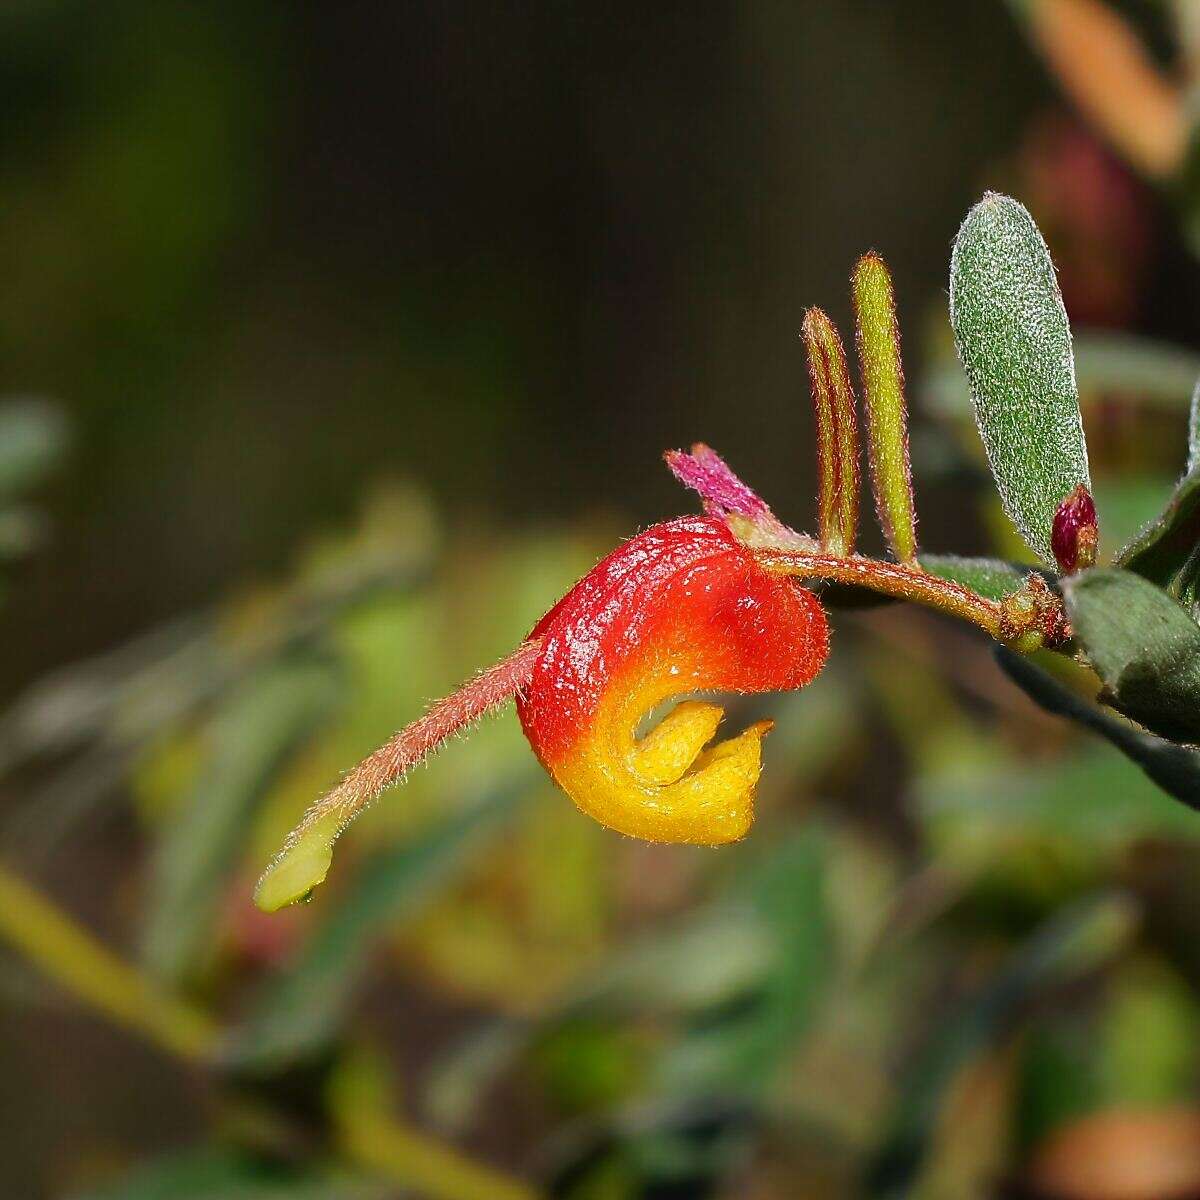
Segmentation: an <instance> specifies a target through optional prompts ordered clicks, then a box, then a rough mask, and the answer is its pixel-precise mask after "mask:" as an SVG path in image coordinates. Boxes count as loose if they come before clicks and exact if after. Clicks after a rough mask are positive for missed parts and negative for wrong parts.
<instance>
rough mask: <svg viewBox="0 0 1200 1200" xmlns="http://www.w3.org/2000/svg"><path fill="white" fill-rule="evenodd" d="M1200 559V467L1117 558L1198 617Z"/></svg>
mask: <svg viewBox="0 0 1200 1200" xmlns="http://www.w3.org/2000/svg"><path fill="white" fill-rule="evenodd" d="M1198 559H1200V467H1198V468H1194V469H1192V470H1190V471H1189V472H1188V473H1187V474H1186V475H1185V476H1184V477H1183V478H1182V479H1181V480H1180V481H1179V483H1178V484H1176V485H1175V490H1174V492H1173V493H1172V494H1171V498H1170V499H1169V500H1168V501H1167V505H1166V507H1165V508H1164V509H1163V511H1162V512H1161V513H1160V514H1159V516H1157V517H1156V518H1155V519H1154V520H1153V521H1151V522H1150V524H1149V525H1147V526H1146V528H1145V529H1143V530H1142V531H1141V532H1140V533H1139V534H1138V535H1137V537H1135V538H1134V539H1133V541H1131V542H1130V543H1129V545H1127V546H1126V547H1125V548H1124V549H1123V550H1122V551H1121V552H1120V553H1119V554H1118V555H1117V556H1116V559H1115V562H1116V564H1117V565H1118V566H1120V567H1124V568H1125V569H1126V570H1127V571H1132V572H1134V573H1135V574H1137V575H1141V576H1142V578H1143V579H1148V580H1149V581H1150V582H1151V583H1155V584H1157V585H1158V586H1159V587H1161V588H1163V589H1165V590H1166V591H1168V592H1170V594H1171V595H1172V596H1174V597H1175V598H1176V599H1178V600H1180V601H1181V602H1183V603H1185V604H1187V605H1188V606H1189V607H1190V608H1191V611H1192V614H1193V615H1194V616H1200V608H1197V607H1196V604H1195V601H1196V597H1195V594H1194V593H1195V591H1196V583H1197V562H1198Z"/></svg>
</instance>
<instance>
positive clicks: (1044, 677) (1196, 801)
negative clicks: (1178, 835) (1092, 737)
mask: <svg viewBox="0 0 1200 1200" xmlns="http://www.w3.org/2000/svg"><path fill="white" fill-rule="evenodd" d="M993 653H994V654H995V656H996V661H997V662H998V663H999V664H1000V667H1001V670H1003V671H1004V673H1005V674H1006V675H1007V676H1008V677H1009V679H1011V680H1012V681H1013V683H1015V684H1016V685H1017V686H1018V687H1019V688H1021V690H1022V691H1024V692H1025V694H1026V695H1028V696H1029V697H1030V698H1031V699H1032V700H1034V701H1036V702H1037V703H1038V704H1039V705H1040V706H1041V707H1042V708H1044V709H1045V710H1046V711H1047V712H1049V713H1053V714H1054V715H1055V716H1060V717H1066V718H1067V719H1068V720H1069V721H1075V722H1076V723H1077V724H1079V725H1082V726H1083V727H1084V728H1085V729H1089V730H1091V731H1092V733H1096V734H1099V735H1100V737H1102V738H1104V739H1106V740H1107V741H1109V742H1111V743H1112V744H1113V745H1114V746H1116V748H1117V749H1118V750H1120V751H1121V753H1122V754H1124V755H1125V756H1126V757H1127V758H1129V759H1131V760H1132V761H1133V762H1135V763H1137V765H1138V766H1139V767H1141V768H1142V770H1143V771H1145V773H1146V774H1147V775H1148V776H1149V777H1150V778H1151V779H1152V780H1153V781H1154V782H1155V783H1156V784H1158V786H1159V787H1160V788H1162V790H1163V791H1164V792H1166V793H1167V795H1168V796H1173V797H1174V798H1175V799H1176V800H1182V801H1183V802H1184V803H1185V804H1187V805H1190V806H1191V807H1192V808H1200V750H1193V749H1190V748H1189V747H1187V746H1178V745H1176V744H1175V743H1174V742H1169V741H1167V740H1166V739H1165V738H1160V737H1156V736H1155V735H1154V734H1152V733H1143V732H1142V731H1141V730H1140V729H1136V728H1134V727H1133V726H1132V725H1130V724H1129V723H1128V722H1127V721H1123V720H1122V719H1121V718H1120V717H1114V716H1113V715H1112V714H1111V713H1108V712H1105V711H1104V709H1102V708H1100V707H1098V706H1097V705H1095V704H1092V703H1090V702H1089V701H1088V700H1087V699H1085V698H1084V697H1083V696H1080V695H1078V694H1077V693H1076V692H1073V691H1072V690H1071V689H1070V688H1069V687H1067V686H1066V684H1064V683H1061V682H1060V681H1059V680H1057V679H1056V678H1055V677H1054V676H1053V675H1051V674H1050V673H1049V672H1048V671H1044V670H1042V668H1041V667H1039V666H1038V665H1037V663H1035V662H1033V661H1032V660H1031V659H1030V658H1029V657H1028V656H1026V655H1023V654H1014V653H1013V652H1012V651H1011V650H1009V649H1007V648H1006V647H1004V646H996V647H995V649H994V651H993ZM1193 819H1194V818H1193ZM1197 832H1198V833H1200V824H1198V825H1197Z"/></svg>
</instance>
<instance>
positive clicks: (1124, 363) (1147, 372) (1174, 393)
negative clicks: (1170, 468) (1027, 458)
mask: <svg viewBox="0 0 1200 1200" xmlns="http://www.w3.org/2000/svg"><path fill="white" fill-rule="evenodd" d="M1073 342H1074V348H1075V380H1076V383H1077V384H1078V387H1079V396H1080V401H1081V403H1082V405H1083V408H1084V410H1085V411H1086V410H1087V407H1088V403H1089V401H1090V400H1091V399H1093V398H1094V397H1099V396H1102V395H1120V396H1122V397H1124V398H1127V401H1128V403H1129V404H1130V405H1134V406H1136V407H1137V408H1139V409H1141V408H1155V409H1158V410H1159V411H1162V412H1178V411H1179V410H1180V409H1181V408H1182V407H1183V405H1184V404H1185V403H1186V401H1187V398H1188V396H1189V395H1190V394H1191V392H1192V386H1193V384H1194V383H1195V381H1196V376H1197V375H1198V374H1200V355H1197V354H1195V353H1194V352H1193V351H1190V350H1181V349H1180V348H1179V347H1178V346H1173V345H1171V344H1169V343H1167V342H1157V341H1153V340H1151V339H1149V338H1141V337H1132V336H1130V335H1129V334H1124V333H1112V332H1108V331H1105V332H1097V331H1094V330H1093V331H1088V330H1081V331H1080V332H1079V333H1078V334H1077V335H1075V337H1074V338H1073ZM924 393H925V394H924V396H923V397H922V398H923V400H924V401H925V405H926V408H927V409H929V410H931V411H932V412H934V413H937V414H938V415H939V416H945V417H956V416H962V415H964V414H965V412H966V405H967V403H968V400H969V396H970V390H969V388H968V387H967V384H966V381H965V380H964V379H963V374H962V371H961V370H960V369H959V368H958V366H957V365H956V364H955V363H953V362H947V363H945V364H943V365H941V366H935V367H934V369H933V371H932V372H931V374H930V376H929V378H928V379H927V380H926V381H925V387H924Z"/></svg>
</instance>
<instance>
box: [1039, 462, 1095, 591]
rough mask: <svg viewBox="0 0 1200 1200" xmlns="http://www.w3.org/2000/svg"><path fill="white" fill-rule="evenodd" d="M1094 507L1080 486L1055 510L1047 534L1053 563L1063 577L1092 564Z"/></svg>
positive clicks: (1093, 551) (1093, 559) (1093, 552)
mask: <svg viewBox="0 0 1200 1200" xmlns="http://www.w3.org/2000/svg"><path fill="white" fill-rule="evenodd" d="M1096 540H1097V530H1096V503H1095V501H1094V500H1093V499H1092V495H1091V493H1090V492H1089V491H1088V490H1087V488H1086V487H1084V486H1083V484H1082V483H1081V484H1080V485H1079V486H1078V487H1077V488H1076V489H1075V490H1074V491H1073V492H1072V493H1071V494H1070V495H1069V496H1068V497H1067V498H1066V499H1065V500H1064V501H1063V502H1062V503H1061V504H1060V505H1059V506H1058V511H1057V512H1056V513H1055V514H1054V524H1053V526H1052V527H1051V530H1050V546H1051V549H1053V551H1054V560H1055V562H1057V563H1058V569H1059V570H1060V571H1062V573H1063V574H1064V575H1071V574H1073V573H1074V572H1075V571H1079V570H1082V569H1083V568H1085V567H1090V566H1092V565H1094V563H1095V561H1096Z"/></svg>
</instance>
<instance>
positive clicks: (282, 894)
mask: <svg viewBox="0 0 1200 1200" xmlns="http://www.w3.org/2000/svg"><path fill="white" fill-rule="evenodd" d="M540 648H541V647H540V645H539V643H538V642H524V643H522V644H521V645H520V646H519V647H518V648H517V649H516V650H514V651H513V653H512V654H510V655H509V656H508V657H507V658H504V659H501V660H500V662H498V663H496V664H495V666H492V667H488V669H487V670H486V671H482V672H480V673H479V674H478V675H476V676H475V678H474V679H472V680H470V681H469V682H468V683H465V684H463V686H462V687H460V688H459V689H458V691H456V692H453V693H451V695H449V696H447V697H446V698H445V699H444V700H439V701H437V703H436V704H433V705H432V706H431V707H430V708H429V711H428V712H426V713H425V715H424V716H423V717H420V718H418V719H417V720H416V721H414V722H413V723H412V724H411V725H407V726H405V728H403V729H402V730H400V732H399V733H397V734H394V735H393V736H392V737H391V738H390V739H389V740H388V741H386V742H385V743H384V744H383V745H382V746H380V747H379V749H378V750H376V751H375V752H374V753H373V754H370V755H368V756H367V757H366V758H364V759H363V760H362V762H360V763H359V764H358V766H356V767H354V768H353V769H352V770H350V771H349V772H348V773H347V774H346V775H345V777H344V778H343V779H342V781H341V783H339V784H338V785H337V787H335V788H334V789H333V790H332V791H330V792H327V793H326V794H325V795H324V796H322V797H321V799H320V800H318V801H317V802H316V803H315V804H313V805H312V807H311V808H309V810H308V811H307V812H306V813H305V814H304V817H303V818H302V819H301V821H300V824H299V825H297V826H296V828H295V829H293V830H292V832H291V833H290V834H289V835H288V839H287V841H286V842H285V843H284V845H283V849H282V850H280V852H279V854H278V855H277V856H276V857H275V859H274V861H273V862H272V863H271V865H270V866H269V867H268V868H267V869H266V871H265V872H264V873H263V877H262V878H261V879H260V880H259V881H258V887H257V889H256V890H255V901H256V903H257V904H258V906H259V907H260V908H263V909H265V910H266V911H268V912H273V911H274V910H275V909H277V908H281V907H282V906H283V905H285V904H290V903H292V902H293V901H294V900H298V899H300V898H301V897H303V896H304V895H305V894H307V893H308V892H310V891H311V890H312V889H313V888H314V887H315V886H316V885H317V884H318V883H320V882H321V881H322V880H323V879H324V878H325V873H326V871H327V870H328V869H329V862H330V858H331V856H332V853H333V843H334V842H335V841H336V840H337V838H338V835H339V834H340V833H341V832H342V830H343V829H345V828H346V826H347V825H348V824H349V823H350V822H351V821H352V820H354V818H355V817H356V816H358V814H359V813H360V812H362V810H363V809H364V808H366V807H367V805H369V804H370V803H371V802H372V801H373V800H375V799H376V798H377V797H378V796H379V795H380V793H381V792H383V791H384V790H385V789H386V788H388V787H391V785H392V784H394V783H398V782H399V781H400V780H401V779H403V778H404V776H405V775H406V774H407V773H408V771H409V769H410V768H412V767H414V766H416V765H417V764H418V763H420V762H423V761H424V760H425V759H426V758H428V757H429V756H430V755H431V754H433V753H434V751H436V750H437V749H439V748H440V747H441V746H442V745H443V744H444V743H445V742H446V741H447V739H449V738H450V737H452V736H453V735H454V734H456V733H458V732H459V731H461V730H462V729H465V728H466V727H467V726H468V725H470V724H472V723H473V722H474V721H477V720H478V719H479V718H480V717H482V716H483V715H484V714H485V713H487V712H488V711H490V710H491V709H493V708H495V707H496V706H497V705H500V704H503V703H504V702H505V701H506V700H510V699H512V697H513V696H515V695H516V694H517V693H518V692H519V691H521V690H522V689H523V688H524V687H526V686H527V685H528V683H529V681H530V679H531V678H532V676H533V663H534V660H535V659H536V658H537V655H538V651H539V650H540Z"/></svg>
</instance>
